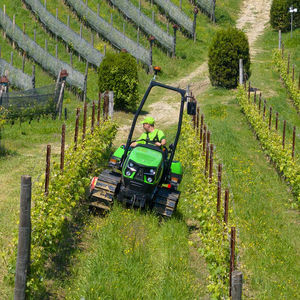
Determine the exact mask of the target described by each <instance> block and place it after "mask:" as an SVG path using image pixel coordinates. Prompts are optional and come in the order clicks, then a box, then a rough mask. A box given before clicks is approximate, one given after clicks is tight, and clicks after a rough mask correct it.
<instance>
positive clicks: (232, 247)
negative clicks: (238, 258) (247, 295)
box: [229, 227, 236, 297]
mask: <svg viewBox="0 0 300 300" xmlns="http://www.w3.org/2000/svg"><path fill="white" fill-rule="evenodd" d="M235 236H236V232H235V227H231V232H230V269H229V297H230V296H231V285H232V272H233V270H234V265H235V261H234V258H235V257H234V254H235Z"/></svg>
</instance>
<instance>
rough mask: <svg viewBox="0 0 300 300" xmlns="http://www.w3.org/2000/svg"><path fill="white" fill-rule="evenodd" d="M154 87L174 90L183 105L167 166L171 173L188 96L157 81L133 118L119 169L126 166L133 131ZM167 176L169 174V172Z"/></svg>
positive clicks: (184, 91)
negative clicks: (179, 95)
mask: <svg viewBox="0 0 300 300" xmlns="http://www.w3.org/2000/svg"><path fill="white" fill-rule="evenodd" d="M154 86H159V87H162V88H165V89H168V90H172V91H175V92H177V93H179V94H181V105H180V113H179V121H178V128H177V133H176V137H175V141H174V149H173V151H172V152H171V156H170V160H169V164H168V166H167V171H169V170H170V168H171V164H172V161H173V158H174V154H175V150H176V146H177V143H178V139H179V136H180V131H181V124H182V116H183V109H184V102H185V101H186V100H187V97H186V96H185V95H186V90H183V89H179V88H175V87H172V86H169V85H166V84H163V83H159V82H157V81H154V80H151V81H150V84H149V87H148V88H147V90H146V92H145V95H144V97H143V99H142V101H141V103H140V106H139V108H138V109H137V111H136V113H135V116H134V118H133V121H132V124H131V129H130V132H129V135H128V138H127V143H126V147H125V151H124V154H123V156H122V158H121V162H120V167H119V168H120V169H122V167H123V164H124V160H125V158H126V157H127V153H128V150H129V146H130V142H131V139H132V135H133V131H134V128H135V124H136V121H137V118H138V116H139V114H140V112H141V110H142V108H143V106H144V104H145V102H146V100H147V98H148V96H149V93H150V91H151V89H152V88H153V87H154ZM166 174H168V172H167V173H166Z"/></svg>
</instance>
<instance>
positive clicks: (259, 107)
mask: <svg viewBox="0 0 300 300" xmlns="http://www.w3.org/2000/svg"><path fill="white" fill-rule="evenodd" d="M260 110H261V93H259V102H258V113H259V114H260Z"/></svg>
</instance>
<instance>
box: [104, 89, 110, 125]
mask: <svg viewBox="0 0 300 300" xmlns="http://www.w3.org/2000/svg"><path fill="white" fill-rule="evenodd" d="M103 98H104V103H103V104H104V109H103V116H104V119H105V120H107V118H108V102H109V97H108V91H106V92H105V94H104V97H103Z"/></svg>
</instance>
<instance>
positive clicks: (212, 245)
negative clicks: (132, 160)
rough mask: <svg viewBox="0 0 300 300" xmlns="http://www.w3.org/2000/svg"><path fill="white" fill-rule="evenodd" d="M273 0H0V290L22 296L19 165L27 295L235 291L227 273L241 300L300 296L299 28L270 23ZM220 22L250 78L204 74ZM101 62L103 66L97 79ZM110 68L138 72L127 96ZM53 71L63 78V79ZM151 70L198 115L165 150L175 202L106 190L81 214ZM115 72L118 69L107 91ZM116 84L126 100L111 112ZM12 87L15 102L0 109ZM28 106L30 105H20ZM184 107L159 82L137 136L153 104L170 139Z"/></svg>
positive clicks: (193, 295)
mask: <svg viewBox="0 0 300 300" xmlns="http://www.w3.org/2000/svg"><path fill="white" fill-rule="evenodd" d="M262 2H263V3H262ZM168 5H169V6H168ZM271 6H272V0H266V1H260V0H253V1H245V0H220V1H213V0H197V1H181V0H170V1H156V0H154V1H146V0H126V1H119V0H118V1H117V0H116V1H115V0H114V1H111V0H78V1H77V0H76V1H75V0H47V1H46V0H35V1H33V0H14V1H11V0H2V1H1V5H0V18H1V20H0V75H1V76H3V75H6V76H7V78H8V80H9V81H10V85H9V91H8V93H7V94H3V92H2V90H1V91H0V100H1V101H0V237H1V238H0V254H1V255H0V265H1V268H0V298H1V299H12V298H13V297H14V293H16V289H15V274H16V268H18V266H19V265H18V263H17V252H18V251H17V249H18V248H17V246H18V228H19V221H18V220H19V215H20V193H21V176H22V175H29V176H31V180H32V204H31V225H30V226H31V248H30V272H29V273H28V274H27V285H26V295H27V298H28V299H100V298H101V299H102V298H104V299H140V298H143V299H180V300H181V299H229V298H230V295H232V293H235V289H232V286H231V283H232V278H231V274H233V273H234V276H237V274H242V276H243V285H242V295H243V298H244V299H247V298H250V299H297V298H298V297H299V295H298V294H299V290H300V286H299V278H300V254H299V249H300V242H299V241H300V230H299V224H300V219H299V207H300V206H299V204H300V181H299V178H300V166H299V164H300V160H299V157H300V135H299V132H300V119H299V103H300V98H299V97H300V47H299V45H300V28H297V27H296V28H295V27H294V28H293V32H292V33H291V32H289V31H287V32H280V33H279V32H278V31H277V30H275V29H273V28H272V27H271V24H270V9H271ZM299 9H300V7H299V8H298V10H299ZM229 26H233V27H236V28H238V29H239V30H241V31H243V32H244V33H245V36H246V38H247V40H248V43H249V50H250V71H249V72H247V73H248V74H251V77H250V78H247V76H244V77H243V83H242V84H241V85H239V86H238V87H237V88H236V89H225V88H221V87H215V86H213V85H212V84H211V82H210V74H209V67H208V52H209V49H210V47H211V44H212V41H213V40H214V37H215V36H216V34H217V33H218V32H220V30H222V29H224V28H228V27H229ZM229 49H230V47H229ZM221 50H222V49H221ZM228 51H229V50H228ZM232 51H235V49H232ZM123 52H127V53H128V54H124V53H123ZM223 52H224V51H223ZM118 53H120V55H118ZM220 53H222V51H220ZM129 55H131V56H132V57H131V61H130V64H128V65H126V61H125V63H124V61H122V66H121V67H120V66H119V65H118V64H119V61H121V58H122V59H124V58H126V57H128V56H129ZM223 55H226V53H223ZM105 57H107V58H113V57H120V59H119V60H118V59H115V60H114V63H112V61H108V62H106V59H105ZM233 57H234V56H233ZM103 61H104V65H105V64H109V65H111V66H113V67H112V70H109V76H107V78H105V79H106V80H104V79H103V80H102V78H101V76H106V75H105V74H107V72H108V68H107V69H106V68H102V69H101V64H102V62H103ZM135 62H136V63H135ZM236 65H238V62H236ZM99 66H100V67H99ZM130 66H132V67H130ZM136 66H137V77H138V79H136V69H135V67H136ZM119 67H120V69H122V68H123V70H124V68H125V69H126V67H128V68H132V72H130V71H131V69H130V70H129V69H128V70H127V71H128V74H131V73H132V74H134V79H130V80H131V82H130V83H131V85H133V84H134V87H133V86H131V89H129V88H128V90H134V93H135V97H134V98H136V99H133V97H128V96H126V97H128V99H129V98H130V103H129V104H127V106H126V105H125V104H124V105H122V97H124V95H123V94H122V93H123V92H124V91H125V92H126V84H125V85H124V82H129V79H128V78H127V77H126V76H124V74H123V76H122V75H121V77H120V75H119V74H118V75H117V76H116V75H115V74H114V72H117V70H118V68H119ZM62 68H64V69H66V70H67V72H68V77H67V78H66V82H65V83H62V82H64V79H61V83H60V84H58V83H57V81H58V79H59V77H58V76H59V74H60V71H61V69H62ZM99 69H100V70H102V71H101V72H99ZM103 69H104V71H103ZM155 69H156V70H160V71H159V72H157V74H154V70H155ZM236 71H237V70H236ZM236 73H238V72H236ZM99 74H100V76H99ZM103 74H104V75H103ZM222 75H224V74H222ZM118 76H119V77H118ZM154 76H155V80H156V81H158V82H161V83H163V84H166V85H170V86H173V87H176V88H180V89H187V90H188V92H189V95H190V96H191V97H192V98H190V99H194V100H196V101H197V109H196V115H195V117H191V116H190V115H188V114H187V113H186V112H185V113H184V115H183V123H182V128H181V132H180V138H179V143H178V145H177V148H176V153H175V160H178V161H180V162H181V164H182V167H183V180H182V182H181V184H180V185H179V191H180V193H181V194H180V199H179V203H178V206H177V209H176V212H175V213H174V214H173V216H172V217H171V218H170V219H167V218H162V217H159V216H158V215H157V214H155V213H154V211H151V210H146V211H144V210H139V209H131V208H130V207H124V205H122V204H121V203H118V202H117V201H116V200H115V201H114V203H115V204H114V206H113V208H112V209H111V210H110V211H109V213H106V214H103V212H101V211H98V210H96V211H91V210H90V209H89V201H90V200H89V198H88V195H89V187H90V182H91V180H92V178H93V177H94V176H98V175H99V174H100V172H102V171H103V170H104V169H106V168H107V164H108V160H109V157H110V155H111V154H112V153H113V151H115V150H116V149H117V147H119V146H120V145H121V144H123V143H126V141H127V136H128V134H129V131H130V126H131V122H132V120H133V118H134V113H135V111H134V107H135V101H136V103H137V104H139V103H140V101H141V99H142V97H143V96H144V93H145V91H146V89H147V87H148V85H149V82H150V81H151V79H153V78H154ZM125 77H126V78H125ZM111 78H112V79H111ZM113 78H122V80H116V81H115V82H114V83H113V84H112V85H111V86H112V88H110V87H109V80H113ZM25 79H26V82H25ZM126 80H127V81H126ZM239 80H240V78H235V79H234V81H235V82H239ZM25 83H26V84H25ZM104 83H105V84H104ZM65 84H66V86H65ZM2 86H4V85H3V82H2V85H1V88H2ZM99 86H100V87H101V86H105V88H103V89H104V90H99ZM64 87H65V89H64V91H63V92H60V91H62V90H63V88H64ZM24 89H25V90H28V89H30V92H29V91H24ZM106 90H108V91H107V93H106ZM41 91H47V95H48V96H45V95H44V96H41V95H40V93H42V92H41ZM16 92H17V93H16ZM112 92H114V93H115V95H114V96H115V97H116V99H117V101H118V105H117V108H118V109H120V110H115V111H114V113H113V116H112V118H110V117H108V115H107V111H106V109H107V107H106V106H105V103H106V102H105V101H108V100H107V99H109V97H111V95H112V94H113V93H112ZM45 94H46V93H45ZM3 95H4V96H3ZM5 95H9V97H7V96H5ZM14 95H15V97H13V96H14ZM16 95H17V96H16ZM20 95H21V96H22V97H21V99H22V100H20V99H19V98H18V97H19V96H20ZM43 97H44V98H43ZM47 97H48V98H49V99H50V98H51V97H54V98H53V99H55V100H54V102H51V105H49V106H47V107H42V106H39V105H37V103H38V102H34V101H38V100H37V99H42V98H43V99H48V98H47ZM61 97H63V103H62V107H60V105H61V102H60V101H61V99H62V98H61ZM9 99H14V101H16V102H15V104H14V105H15V106H14V108H12V106H13V105H12V106H11V107H10V106H6V107H4V105H6V103H8V102H4V100H5V101H9ZM126 99H127V98H126ZM44 101H46V100H44ZM55 101H57V102H55ZM16 103H19V104H18V105H17V104H16ZM21 103H22V104H21ZM27 103H36V106H34V107H33V108H32V107H31V108H30V107H29V106H28V107H27V108H25V109H23V110H20V109H19V107H20V106H22V105H23V107H24V106H26V105H27ZM1 105H3V106H1ZM28 105H29V104H28ZM125 106H126V108H125ZM129 106H130V107H129ZM55 109H56V110H57V111H59V114H60V115H56V114H55V113H54V110H55ZM179 110H180V96H178V95H177V94H175V93H174V92H173V91H170V90H165V89H161V88H158V87H155V88H153V89H152V91H151V93H150V95H149V97H148V99H147V102H146V104H145V106H144V107H143V109H142V111H141V115H140V116H139V118H138V120H137V123H136V124H137V125H136V128H135V131H134V133H133V137H134V138H137V137H138V136H140V134H141V133H142V132H143V127H142V125H141V124H140V121H141V120H143V119H144V118H145V117H149V116H152V117H154V118H155V128H159V129H161V130H163V132H164V133H165V135H166V139H167V146H169V145H170V144H171V143H172V142H173V140H174V139H175V137H176V133H177V125H178V116H179ZM185 111H186V109H185ZM63 150H64V151H65V152H63V153H64V155H63V156H62V151H63ZM62 157H63V158H62ZM48 175H49V177H48ZM239 272H240V273H239ZM234 278H236V277H234ZM235 282H236V281H235Z"/></svg>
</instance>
